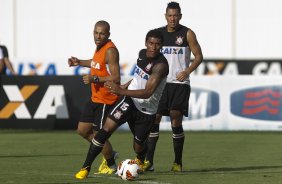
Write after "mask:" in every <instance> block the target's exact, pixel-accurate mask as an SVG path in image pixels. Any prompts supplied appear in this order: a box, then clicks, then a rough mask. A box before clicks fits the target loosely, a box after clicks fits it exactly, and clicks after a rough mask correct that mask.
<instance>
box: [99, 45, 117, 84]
mask: <svg viewBox="0 0 282 184" xmlns="http://www.w3.org/2000/svg"><path fill="white" fill-rule="evenodd" d="M106 62H107V63H108V66H109V70H110V73H111V75H109V76H106V77H99V82H103V83H104V82H107V81H113V82H115V83H117V84H119V83H120V67H119V52H118V50H117V49H116V48H109V49H108V50H107V52H106Z"/></svg>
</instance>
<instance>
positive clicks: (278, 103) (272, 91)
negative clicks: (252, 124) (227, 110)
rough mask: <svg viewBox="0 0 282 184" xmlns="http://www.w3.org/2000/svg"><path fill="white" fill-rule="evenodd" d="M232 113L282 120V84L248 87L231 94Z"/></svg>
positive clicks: (262, 118)
mask: <svg viewBox="0 0 282 184" xmlns="http://www.w3.org/2000/svg"><path fill="white" fill-rule="evenodd" d="M231 113H232V114H234V115H237V116H241V117H245V118H250V119H258V120H271V121H281V120H282V86H263V87H256V88H248V89H244V90H240V91H236V92H233V93H232V94H231Z"/></svg>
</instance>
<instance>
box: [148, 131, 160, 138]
mask: <svg viewBox="0 0 282 184" xmlns="http://www.w3.org/2000/svg"><path fill="white" fill-rule="evenodd" d="M159 134H160V132H150V135H149V137H150V138H151V137H159Z"/></svg>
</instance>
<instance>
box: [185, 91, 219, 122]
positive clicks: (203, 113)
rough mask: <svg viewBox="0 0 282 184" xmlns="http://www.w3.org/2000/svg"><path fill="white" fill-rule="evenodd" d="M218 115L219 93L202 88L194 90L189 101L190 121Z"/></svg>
mask: <svg viewBox="0 0 282 184" xmlns="http://www.w3.org/2000/svg"><path fill="white" fill-rule="evenodd" d="M218 113H219V95H218V93H216V92H214V91H211V90H206V89H201V88H192V91H191V94H190V100H189V119H192V120H196V119H202V118H207V117H211V116H214V115H216V114H218Z"/></svg>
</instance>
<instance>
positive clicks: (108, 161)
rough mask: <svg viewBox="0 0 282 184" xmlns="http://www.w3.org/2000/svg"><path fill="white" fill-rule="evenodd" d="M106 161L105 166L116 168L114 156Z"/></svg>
mask: <svg viewBox="0 0 282 184" xmlns="http://www.w3.org/2000/svg"><path fill="white" fill-rule="evenodd" d="M106 161H107V165H108V166H109V167H112V166H114V167H115V166H116V161H115V158H114V155H113V156H112V157H111V158H109V159H106Z"/></svg>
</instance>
